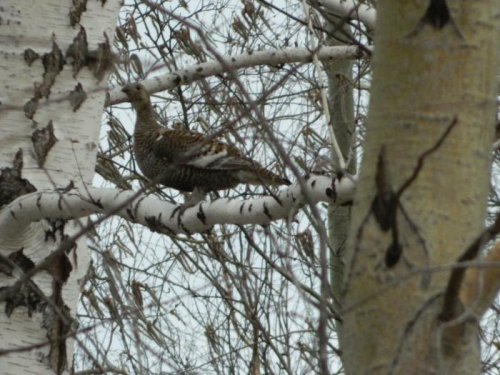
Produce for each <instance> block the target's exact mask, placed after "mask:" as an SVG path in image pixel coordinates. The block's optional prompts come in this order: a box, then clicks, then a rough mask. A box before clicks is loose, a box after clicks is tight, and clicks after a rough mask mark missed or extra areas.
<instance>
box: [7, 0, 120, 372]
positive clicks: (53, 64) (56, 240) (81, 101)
mask: <svg viewBox="0 0 500 375" xmlns="http://www.w3.org/2000/svg"><path fill="white" fill-rule="evenodd" d="M119 7H120V2H118V1H88V2H87V1H85V0H81V1H79V0H74V1H70V0H66V1H61V0H37V1H18V0H12V1H11V0H4V1H2V2H1V6H0V19H1V23H0V43H1V46H0V66H1V69H0V77H1V79H0V87H1V90H0V102H1V103H0V128H1V131H2V136H1V138H0V169H1V177H0V196H1V201H2V202H1V204H2V205H3V204H8V202H9V201H12V199H14V198H15V197H16V195H19V194H21V193H26V192H29V191H32V190H33V188H36V189H37V190H45V189H50V190H55V189H61V188H64V187H65V186H68V185H69V184H70V182H71V181H72V182H73V184H74V185H75V186H77V187H82V186H83V185H85V184H89V183H90V182H91V180H92V177H93V175H94V167H95V159H96V153H97V142H98V135H99V128H100V122H101V115H102V107H103V103H104V97H105V95H104V88H105V85H106V78H107V76H108V72H109V68H110V66H111V65H110V64H111V60H110V59H111V54H110V43H111V41H112V38H113V36H114V25H115V23H116V17H117V15H118V10H119ZM81 227H82V225H81V223H79V222H78V221H73V222H69V223H66V224H65V223H64V222H63V221H52V222H48V221H45V220H42V221H41V222H37V223H33V224H31V225H30V226H29V230H25V231H22V233H21V232H20V231H18V230H17V229H16V228H11V229H10V230H12V232H11V233H6V232H2V234H1V237H2V241H0V252H1V255H2V259H1V262H0V263H1V264H2V267H1V270H2V272H0V283H1V284H0V285H1V286H3V287H8V286H10V285H12V284H13V283H14V282H15V280H16V277H15V276H16V275H19V274H20V273H21V270H22V271H24V272H27V271H29V269H31V268H32V266H33V264H32V262H33V263H35V264H36V263H37V262H39V261H40V260H41V259H44V258H45V257H46V256H47V255H48V254H49V253H50V252H52V251H54V250H55V249H57V248H58V246H59V245H60V243H61V238H63V237H64V236H71V235H72V234H73V233H75V231H79V230H80V229H81ZM15 233H17V236H16V235H14V234H15ZM20 234H22V235H20ZM9 237H10V240H11V242H10V243H9V244H7V243H5V242H3V240H4V239H5V238H9ZM87 258H88V250H87V248H86V245H85V240H84V239H82V240H80V241H78V242H77V244H76V247H73V248H71V249H70V250H69V251H68V252H67V254H65V255H64V256H61V257H59V258H57V259H55V260H54V262H53V263H52V264H51V265H49V266H48V267H47V268H46V270H45V271H43V272H39V273H38V274H37V275H36V276H35V277H33V279H32V280H33V283H34V284H30V285H31V287H26V286H25V287H23V288H21V289H22V290H24V292H25V293H24V295H23V294H21V292H22V291H19V293H14V295H12V294H11V295H10V296H9V298H7V300H4V301H2V302H1V306H0V351H1V352H0V369H1V370H0V371H1V372H2V374H26V373H37V374H48V373H67V372H68V368H69V365H70V362H69V361H70V359H71V356H72V352H73V349H72V347H73V343H72V340H71V339H69V340H65V336H66V335H71V334H72V332H73V331H74V330H73V328H74V326H73V323H72V321H71V318H72V316H74V313H75V308H76V302H77V297H78V293H79V288H78V279H79V278H80V277H81V276H82V273H83V272H85V271H86V269H87V264H88V261H87ZM13 263H15V264H16V266H15V267H14V266H13ZM70 264H71V266H70ZM70 269H72V271H71V272H70V274H69V278H68V279H67V280H66V277H67V276H68V275H67V274H68V271H69V270H70ZM61 289H62V291H61ZM5 290H6V289H3V290H2V291H3V292H4V291H5ZM41 294H43V295H41ZM18 305H19V306H18ZM16 306H18V307H17V308H14V307H16ZM12 309H13V311H12ZM7 312H8V313H10V316H8V314H7ZM59 339H61V340H59Z"/></svg>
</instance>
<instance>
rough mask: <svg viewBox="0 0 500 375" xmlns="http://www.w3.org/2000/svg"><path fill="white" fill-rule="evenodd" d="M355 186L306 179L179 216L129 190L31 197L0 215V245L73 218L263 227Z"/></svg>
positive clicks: (192, 228) (338, 200) (344, 180)
mask: <svg viewBox="0 0 500 375" xmlns="http://www.w3.org/2000/svg"><path fill="white" fill-rule="evenodd" d="M355 183H356V178H355V177H353V176H347V175H344V176H339V177H337V178H335V179H333V180H332V179H331V178H328V177H325V176H319V175H311V176H309V177H307V178H306V179H305V180H304V183H303V186H304V188H305V192H304V191H303V190H302V189H301V186H300V184H299V183H296V184H294V185H291V186H289V187H288V188H286V189H284V190H282V191H280V192H279V193H277V194H276V195H275V196H259V197H253V198H249V199H244V200H242V199H231V198H223V199H217V200H215V201H212V202H201V203H199V204H197V205H196V206H194V207H191V208H188V209H186V210H184V211H183V210H181V209H180V207H181V206H180V205H175V204H172V203H168V202H164V201H162V200H160V199H158V198H156V197H154V196H151V195H146V194H140V193H139V194H138V193H137V192H134V191H131V190H125V191H123V190H118V189H109V188H88V189H86V190H76V189H73V190H70V191H67V192H59V191H49V192H36V193H31V194H28V195H23V196H21V197H19V198H17V199H16V200H15V201H13V202H12V203H10V204H9V205H8V206H6V207H5V208H4V209H3V210H2V211H0V243H1V244H2V247H3V248H4V249H5V245H6V244H7V245H8V244H9V243H17V244H18V243H19V242H18V241H16V239H17V240H18V239H19V236H20V235H22V234H23V233H24V232H25V231H26V230H28V228H29V226H30V224H31V223H32V222H35V221H39V220H42V219H46V218H52V219H77V218H81V217H85V216H88V215H91V214H97V213H100V214H107V215H115V214H116V215H119V216H121V217H123V218H125V219H127V220H130V221H132V222H135V223H139V224H143V225H145V226H147V227H149V228H150V229H151V230H153V231H156V232H160V233H167V234H173V233H187V234H190V233H198V232H203V231H206V230H208V229H209V228H211V227H212V226H214V225H215V224H239V225H243V224H260V225H266V224H269V223H270V222H272V221H274V220H278V219H287V218H290V217H292V216H293V214H295V212H297V210H298V209H300V208H301V207H303V206H304V205H305V204H307V203H310V204H314V203H317V202H320V201H325V202H330V203H335V204H339V205H341V204H346V203H349V202H351V201H352V199H353V196H354V189H355ZM7 247H8V246H7ZM15 250H18V248H16V249H15Z"/></svg>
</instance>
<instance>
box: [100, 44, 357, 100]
mask: <svg viewBox="0 0 500 375" xmlns="http://www.w3.org/2000/svg"><path fill="white" fill-rule="evenodd" d="M315 53H316V54H317V55H318V58H319V59H320V60H333V59H356V58H360V57H362V56H364V53H363V52H362V51H361V49H360V48H359V47H356V46H333V47H322V48H320V49H319V50H318V51H311V50H309V49H307V48H283V49H280V50H267V51H250V52H247V53H243V54H241V55H237V56H232V57H223V58H222V61H219V60H216V61H209V62H204V63H200V64H195V65H192V66H189V67H187V68H184V69H180V70H178V71H176V72H172V73H167V74H165V75H162V76H158V77H153V78H150V79H147V80H145V81H142V82H141V83H142V84H143V85H144V87H146V89H147V90H148V91H149V92H150V93H154V92H158V91H165V90H171V89H174V88H176V87H177V86H180V85H187V84H190V83H191V82H194V81H197V80H200V79H203V78H207V77H211V76H215V75H218V74H224V73H226V72H227V71H228V68H229V69H230V70H233V71H234V70H237V69H242V68H249V67H252V66H258V65H281V64H286V63H296V62H310V61H312V59H313V55H314V54H315ZM126 101H128V100H127V98H126V96H125V94H124V93H122V92H121V91H120V89H119V88H117V89H114V90H112V91H110V92H109V98H108V102H107V105H112V104H119V103H124V102H126Z"/></svg>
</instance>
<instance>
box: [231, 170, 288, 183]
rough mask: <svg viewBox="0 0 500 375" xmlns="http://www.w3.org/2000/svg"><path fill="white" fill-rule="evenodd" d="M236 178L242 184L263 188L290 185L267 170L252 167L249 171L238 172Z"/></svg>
mask: <svg viewBox="0 0 500 375" xmlns="http://www.w3.org/2000/svg"><path fill="white" fill-rule="evenodd" d="M238 177H239V179H240V181H241V182H242V183H244V184H252V185H265V186H279V185H290V184H291V182H290V181H289V180H288V179H286V178H283V177H281V176H279V175H277V174H275V173H273V172H271V171H268V170H267V169H265V168H263V167H260V166H254V168H251V169H245V170H240V171H238Z"/></svg>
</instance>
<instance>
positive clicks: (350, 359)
mask: <svg viewBox="0 0 500 375" xmlns="http://www.w3.org/2000/svg"><path fill="white" fill-rule="evenodd" d="M378 4H379V6H380V7H379V8H378V10H377V26H376V30H377V32H376V37H375V46H376V47H375V55H374V62H373V66H374V73H373V83H372V91H371V102H370V109H369V119H368V125H367V128H368V129H367V138H366V148H365V151H364V154H363V165H362V168H361V175H360V181H359V186H358V189H357V193H356V203H355V207H354V211H353V223H352V226H351V231H350V250H349V255H350V259H349V260H348V262H347V269H346V271H347V272H346V278H345V280H344V298H343V317H344V320H343V333H344V336H343V338H344V341H343V348H342V349H343V353H344V354H343V361H344V365H345V368H346V373H347V374H356V375H361V374H371V375H373V374H384V375H387V374H410V375H411V374H463V375H471V374H479V373H480V356H479V345H478V337H477V334H478V329H477V321H476V320H475V319H474V316H473V314H471V311H467V309H464V311H463V313H460V314H458V316H457V319H454V320H453V321H449V322H446V323H445V322H443V321H442V319H440V314H441V312H442V304H443V294H444V291H445V289H446V286H447V283H448V280H449V275H450V272H449V271H444V272H443V271H441V272H426V271H425V270H426V269H427V270H429V267H433V266H438V265H444V264H450V263H453V262H456V261H457V259H458V258H459V257H460V255H461V254H462V253H463V252H464V250H465V249H466V247H467V246H468V245H469V244H470V243H471V242H472V241H473V240H474V239H475V238H477V236H478V235H479V234H480V233H481V232H482V230H483V228H484V219H485V213H486V200H487V195H488V191H489V170H490V159H491V143H492V139H493V132H494V119H495V116H494V114H495V94H496V89H497V82H496V80H497V73H498V56H499V51H498V47H499V46H500V45H499V43H498V40H499V36H500V35H499V25H500V22H498V20H499V16H500V14H499V11H500V2H499V1H498V0H484V1H466V0H463V1H462V0H456V1H454V0H447V1H402V0H387V1H381V2H379V3H378ZM432 148H434V151H432V152H430V151H429V150H431V149H432ZM426 151H429V152H427V153H426ZM419 159H420V162H421V169H420V170H419V172H418V173H416V172H415V171H418V168H417V166H418V164H419ZM412 174H413V175H414V178H413V179H410V176H412ZM405 183H407V187H406V188H404V184H405Z"/></svg>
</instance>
